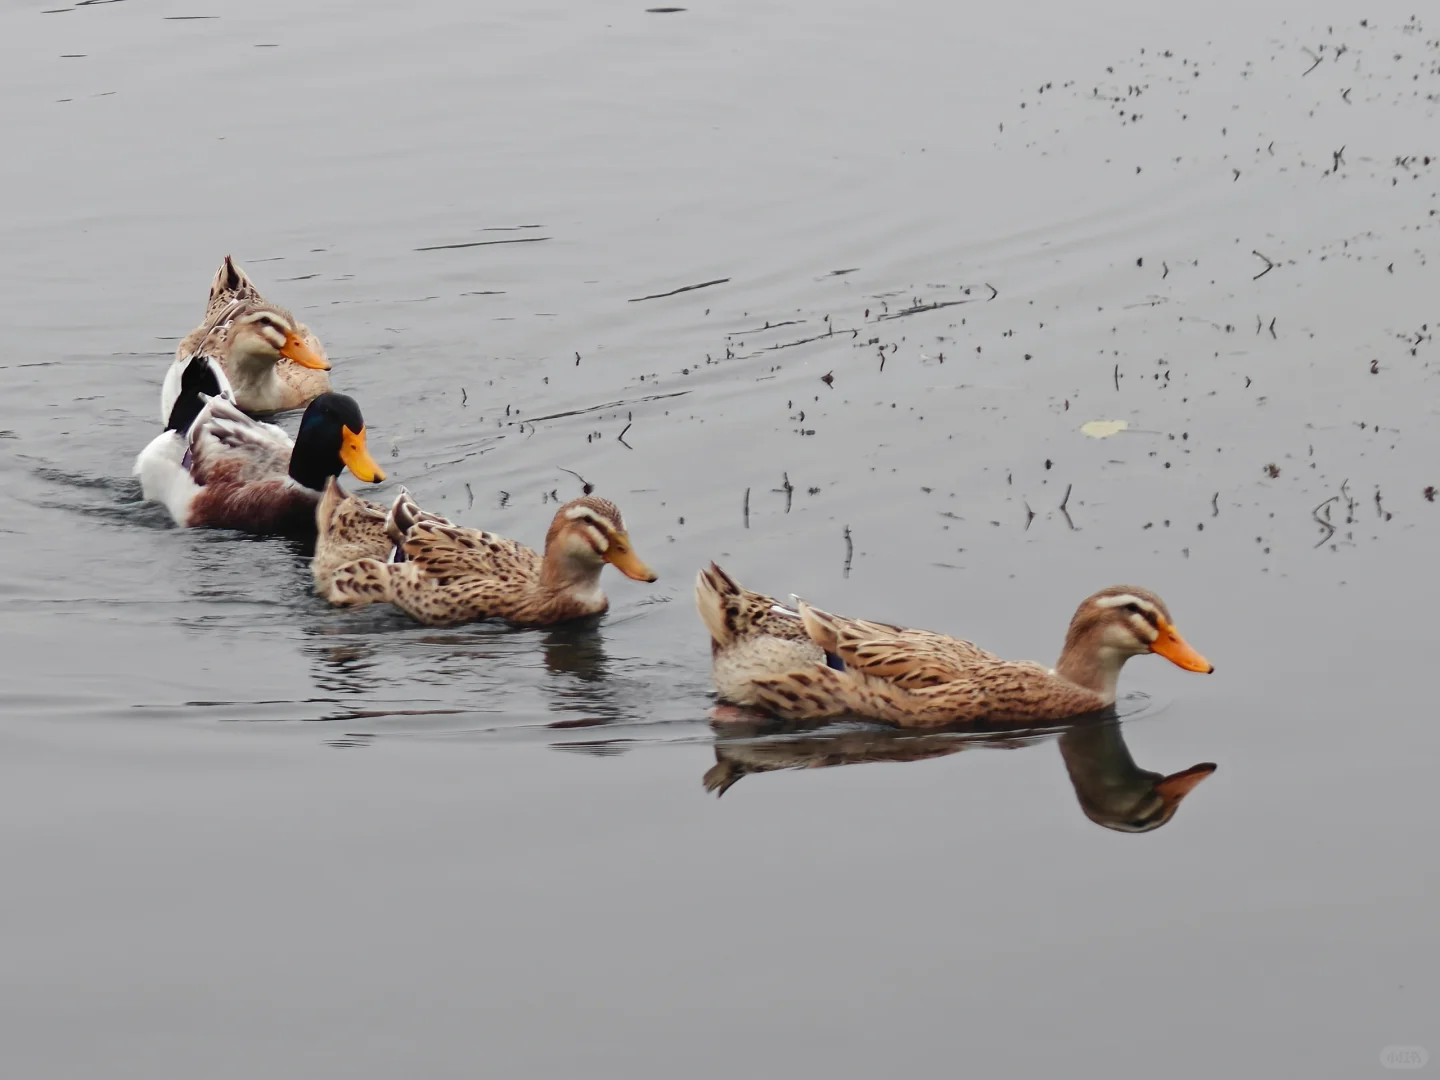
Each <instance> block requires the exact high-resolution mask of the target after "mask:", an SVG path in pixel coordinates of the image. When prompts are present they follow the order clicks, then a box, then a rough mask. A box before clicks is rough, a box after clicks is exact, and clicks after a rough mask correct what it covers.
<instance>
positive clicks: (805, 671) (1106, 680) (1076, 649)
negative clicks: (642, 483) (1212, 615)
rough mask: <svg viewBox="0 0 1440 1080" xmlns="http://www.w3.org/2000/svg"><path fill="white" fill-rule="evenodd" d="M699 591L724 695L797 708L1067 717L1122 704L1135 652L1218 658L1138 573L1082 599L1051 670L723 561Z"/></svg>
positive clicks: (811, 715) (917, 716)
mask: <svg viewBox="0 0 1440 1080" xmlns="http://www.w3.org/2000/svg"><path fill="white" fill-rule="evenodd" d="M695 602H696V606H697V607H698V608H699V610H700V617H701V619H702V620H703V621H704V623H705V626H706V628H707V629H708V630H709V631H710V641H711V656H712V662H711V672H712V675H713V677H714V680H715V687H716V689H717V690H718V691H719V695H720V699H721V700H722V701H726V702H730V703H731V704H735V705H745V706H750V707H752V708H759V709H762V710H764V711H765V712H768V713H770V714H772V715H774V716H778V717H781V718H783V719H788V720H810V719H818V718H822V717H827V716H843V715H852V716H863V717H868V718H871V719H875V720H883V721H885V722H887V723H892V724H898V725H900V726H901V727H914V728H932V727H944V726H947V725H951V724H963V723H973V722H975V721H979V720H984V721H988V722H991V723H995V722H1012V723H1034V722H1036V721H1041V720H1062V719H1065V718H1067V717H1072V716H1079V715H1081V714H1083V713H1090V712H1098V711H1100V710H1102V709H1107V708H1109V707H1110V706H1112V705H1114V704H1115V686H1116V682H1117V680H1118V679H1119V676H1120V668H1121V667H1122V666H1123V665H1124V663H1125V661H1126V660H1128V659H1129V658H1130V657H1132V656H1139V655H1142V654H1144V653H1150V652H1153V653H1158V654H1159V655H1161V656H1163V657H1165V658H1166V659H1167V660H1169V661H1170V662H1171V663H1173V664H1176V665H1177V666H1179V667H1182V668H1184V669H1185V670H1187V671H1200V672H1206V673H1208V672H1211V671H1213V670H1214V668H1213V667H1212V666H1211V664H1210V662H1209V661H1207V660H1206V659H1205V658H1204V657H1203V656H1201V655H1200V654H1199V653H1198V652H1196V651H1195V650H1194V649H1192V648H1191V647H1190V646H1189V645H1188V644H1187V643H1186V642H1185V640H1184V639H1183V638H1182V637H1181V636H1180V635H1179V633H1178V632H1177V631H1176V630H1175V626H1174V623H1173V622H1172V620H1171V618H1170V613H1169V611H1168V610H1167V609H1166V607H1165V605H1164V603H1163V602H1162V601H1161V600H1160V598H1159V597H1158V596H1156V595H1155V594H1154V593H1152V592H1149V591H1147V590H1145V589H1140V588H1135V587H1133V586H1129V585H1117V586H1114V587H1112V588H1109V589H1102V590H1101V591H1100V592H1098V593H1096V594H1095V595H1094V596H1092V597H1090V598H1089V599H1087V600H1086V601H1085V602H1084V603H1082V604H1081V605H1080V607H1079V608H1078V609H1077V610H1076V612H1075V617H1074V618H1073V619H1072V620H1071V621H1070V630H1069V633H1068V634H1067V635H1066V638H1065V647H1064V649H1063V650H1062V651H1061V654H1060V661H1059V663H1057V664H1056V665H1055V668H1054V669H1053V670H1051V669H1049V668H1046V667H1042V666H1041V665H1039V664H1033V663H1028V662H1015V661H1009V660H1002V659H1000V657H998V656H995V655H994V654H993V653H988V652H986V651H985V650H984V649H981V648H980V647H979V646H977V645H974V644H972V643H971V642H968V641H961V640H959V639H958V638H952V637H947V636H945V635H944V634H937V633H932V632H931V631H928V630H910V629H905V628H903V627H899V626H889V625H887V624H885V623H875V622H865V621H862V620H859V619H847V618H843V617H841V616H839V615H831V614H829V613H828V612H825V611H821V610H820V609H819V608H815V607H811V606H810V605H809V604H806V603H805V602H804V601H799V600H797V603H796V608H795V609H794V610H791V609H790V608H787V607H785V606H783V605H781V604H778V603H776V601H775V600H773V599H772V598H771V597H768V596H763V595H761V594H759V593H754V592H751V591H750V590H748V589H744V588H741V586H740V585H738V584H737V583H736V582H735V581H734V579H732V578H731V577H730V576H729V575H728V574H726V573H725V572H724V571H723V570H721V569H720V567H718V566H716V565H715V564H714V563H711V564H710V568H709V569H708V570H702V571H700V574H699V576H698V577H697V578H696V582H695Z"/></svg>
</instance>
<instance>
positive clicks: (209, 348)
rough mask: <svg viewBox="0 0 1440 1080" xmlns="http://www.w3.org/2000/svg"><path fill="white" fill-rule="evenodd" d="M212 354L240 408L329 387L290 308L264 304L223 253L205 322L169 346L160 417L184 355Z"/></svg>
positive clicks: (256, 408)
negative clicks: (171, 355) (175, 345)
mask: <svg viewBox="0 0 1440 1080" xmlns="http://www.w3.org/2000/svg"><path fill="white" fill-rule="evenodd" d="M200 352H203V353H205V354H206V355H209V356H214V357H216V358H217V359H218V360H219V361H220V363H221V366H223V367H224V369H225V374H226V375H227V376H228V377H229V379H230V383H231V385H232V386H233V387H234V393H235V404H237V405H238V406H239V407H240V408H241V409H243V410H244V411H245V412H248V413H274V412H283V411H284V410H286V409H298V408H300V407H302V406H303V405H305V404H306V403H308V402H310V401H312V400H314V399H315V398H316V397H318V396H319V395H321V394H323V393H326V392H327V391H328V390H329V389H330V376H329V375H327V374H326V372H327V371H329V370H330V361H329V360H328V359H327V358H326V356H325V349H324V347H323V346H321V344H320V342H319V340H318V339H317V338H316V337H315V335H314V334H313V333H312V332H311V331H310V328H309V327H308V326H306V325H305V324H304V323H302V322H300V321H299V320H298V319H296V318H295V316H294V315H292V314H291V313H290V312H288V311H286V310H285V309H284V308H282V307H279V306H277V305H275V304H272V303H269V302H268V301H267V300H266V299H265V298H264V297H263V296H261V295H260V290H258V289H257V288H256V287H255V283H254V282H253V281H251V280H250V277H249V275H248V274H246V273H245V271H244V270H242V269H240V267H238V266H236V265H235V261H234V260H233V259H232V258H231V257H230V256H229V255H226V256H225V258H224V260H223V261H222V262H221V263H220V269H219V270H217V271H216V272H215V279H214V280H213V281H212V282H211V283H210V301H209V304H208V305H207V306H206V310H205V321H204V322H202V323H201V324H200V325H199V326H198V327H197V328H196V329H194V330H192V331H191V332H190V333H189V334H187V335H186V336H185V338H184V339H183V340H182V341H181V342H180V345H179V347H178V348H177V349H176V350H175V362H174V363H173V364H171V365H170V370H169V371H168V372H167V373H166V375H165V386H164V389H163V390H162V393H161V405H160V411H161V421H162V422H164V420H165V418H166V417H168V416H169V413H170V408H171V405H172V404H173V402H174V399H175V396H176V395H177V394H178V393H179V387H180V379H181V377H182V374H183V372H184V370H185V365H186V364H188V363H189V360H190V357H191V356H193V355H195V354H196V353H200Z"/></svg>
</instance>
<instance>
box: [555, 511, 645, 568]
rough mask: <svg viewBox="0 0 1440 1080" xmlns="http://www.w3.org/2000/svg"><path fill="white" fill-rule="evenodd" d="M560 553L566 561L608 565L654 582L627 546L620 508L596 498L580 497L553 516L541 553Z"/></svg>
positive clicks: (640, 561) (628, 541) (642, 563)
mask: <svg viewBox="0 0 1440 1080" xmlns="http://www.w3.org/2000/svg"><path fill="white" fill-rule="evenodd" d="M556 549H558V550H563V551H564V552H565V554H566V555H567V556H569V557H570V558H574V559H578V560H580V561H582V562H593V563H594V564H597V565H598V564H602V563H609V564H610V565H611V566H613V567H615V569H616V570H619V571H620V572H621V573H622V574H624V575H625V576H626V577H628V578H633V579H635V580H636V581H654V580H656V575H655V571H653V570H651V569H650V567H648V566H646V565H645V563H644V562H643V561H642V560H641V559H640V557H639V556H638V555H636V554H635V551H634V548H633V547H632V546H631V544H630V534H629V533H628V532H627V531H626V529H625V519H624V518H623V517H621V515H620V508H619V507H618V506H616V505H615V504H614V503H612V502H611V501H610V500H609V499H602V498H600V497H599V496H598V495H584V496H582V497H581V498H578V499H575V500H573V501H571V502H568V503H566V504H565V505H564V506H562V507H560V509H559V510H557V511H556V512H555V517H554V520H552V521H551V522H550V531H549V532H548V533H547V534H546V536H545V550H546V551H547V552H549V551H551V550H556Z"/></svg>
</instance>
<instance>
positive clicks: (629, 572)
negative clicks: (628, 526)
mask: <svg viewBox="0 0 1440 1080" xmlns="http://www.w3.org/2000/svg"><path fill="white" fill-rule="evenodd" d="M605 561H606V562H608V563H609V564H610V565H611V566H613V567H615V569H616V570H619V571H620V572H621V573H622V574H624V575H625V576H626V577H628V578H634V579H635V580H636V581H654V580H655V571H654V570H651V569H650V567H648V566H646V565H645V564H644V563H643V562H641V561H640V557H639V556H638V555H636V554H635V552H634V551H632V550H631V548H630V537H629V536H627V535H626V534H625V533H616V534H615V535H614V536H612V537H610V546H609V547H608V548H606V549H605Z"/></svg>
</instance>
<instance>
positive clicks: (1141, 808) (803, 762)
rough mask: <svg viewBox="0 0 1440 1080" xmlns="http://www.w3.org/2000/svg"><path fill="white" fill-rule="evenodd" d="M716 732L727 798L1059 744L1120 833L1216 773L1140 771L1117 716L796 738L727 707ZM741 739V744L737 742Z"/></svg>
mask: <svg viewBox="0 0 1440 1080" xmlns="http://www.w3.org/2000/svg"><path fill="white" fill-rule="evenodd" d="M721 708H723V709H726V714H725V716H724V717H722V718H719V719H718V722H717V723H715V724H714V727H715V729H716V730H717V732H719V733H720V734H721V736H722V738H721V739H720V740H718V741H717V742H716V743H715V764H714V765H713V766H712V767H711V768H710V769H709V770H708V771H707V772H706V773H705V777H704V784H705V789H706V790H707V791H713V792H714V793H715V794H716V795H717V796H718V795H724V794H725V792H727V791H729V790H730V788H732V787H734V786H735V784H736V783H738V782H739V781H740V780H741V779H742V778H743V777H745V776H748V775H749V774H751V773H761V772H774V771H776V770H781V769H823V768H829V767H831V766H834V765H860V764H864V763H866V762H872V761H891V762H902V761H924V760H927V759H929V758H937V757H945V756H947V755H949V754H958V753H959V752H960V751H962V750H973V749H979V748H982V747H983V748H987V749H1016V748H1019V747H1025V746H1035V745H1038V744H1040V743H1044V742H1049V741H1050V740H1051V739H1055V740H1056V743H1057V745H1058V746H1059V748H1060V756H1061V757H1062V758H1063V759H1064V761H1065V769H1066V772H1068V773H1069V776H1070V783H1071V785H1072V786H1073V787H1074V789H1075V798H1076V799H1077V800H1078V801H1079V803H1080V809H1081V811H1082V812H1083V813H1084V814H1085V816H1086V817H1087V818H1089V819H1090V820H1091V821H1093V822H1095V824H1097V825H1101V826H1103V827H1105V828H1107V829H1114V830H1115V831H1117V832H1132V833H1134V832H1151V831H1153V830H1155V829H1158V828H1160V827H1161V826H1162V825H1165V824H1166V823H1167V822H1169V821H1170V819H1171V818H1173V817H1174V816H1175V811H1176V810H1178V809H1179V807H1180V803H1181V801H1182V800H1183V799H1184V798H1185V796H1186V795H1188V794H1189V793H1190V792H1191V791H1193V790H1194V789H1195V787H1196V785H1198V784H1199V783H1200V781H1202V780H1204V779H1205V778H1206V777H1207V776H1209V775H1210V774H1211V773H1213V772H1214V771H1215V768H1216V767H1215V765H1214V764H1212V763H1209V762H1206V763H1202V764H1199V765H1192V766H1191V767H1190V768H1188V769H1182V770H1181V771H1180V772H1177V773H1171V774H1170V775H1168V776H1166V775H1165V774H1163V773H1157V772H1151V771H1150V770H1148V769H1142V768H1140V767H1139V766H1138V765H1136V764H1135V759H1134V758H1133V757H1132V756H1131V754H1130V748H1129V747H1128V746H1126V745H1125V739H1124V737H1123V736H1122V735H1121V731H1120V720H1119V719H1118V718H1117V717H1115V716H1114V715H1113V714H1112V715H1108V716H1098V717H1087V718H1084V719H1081V720H1078V721H1076V722H1073V723H1070V724H1066V725H1064V726H1063V727H1058V728H1057V726H1055V725H1048V726H1046V727H1043V728H1040V727H1034V728H1027V729H1023V730H1016V729H1014V728H1010V729H1007V730H1005V731H997V732H989V733H984V734H971V733H965V734H960V733H956V732H927V733H925V734H915V733H913V732H905V731H897V730H893V729H876V728H873V727H867V728H854V729H846V730H840V731H836V730H834V729H833V728H830V729H827V730H825V731H823V732H817V731H814V730H812V731H809V732H804V733H796V732H795V727H794V725H793V724H784V723H783V722H781V721H775V720H771V719H768V718H763V717H760V716H759V715H758V714H753V713H751V714H749V715H750V716H754V717H755V719H754V720H753V722H752V721H745V720H742V721H740V722H738V723H737V722H736V721H735V720H734V719H733V717H735V716H736V715H737V714H739V713H740V712H742V711H743V710H738V709H733V708H731V707H729V706H722V707H721ZM737 736H739V737H737Z"/></svg>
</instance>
